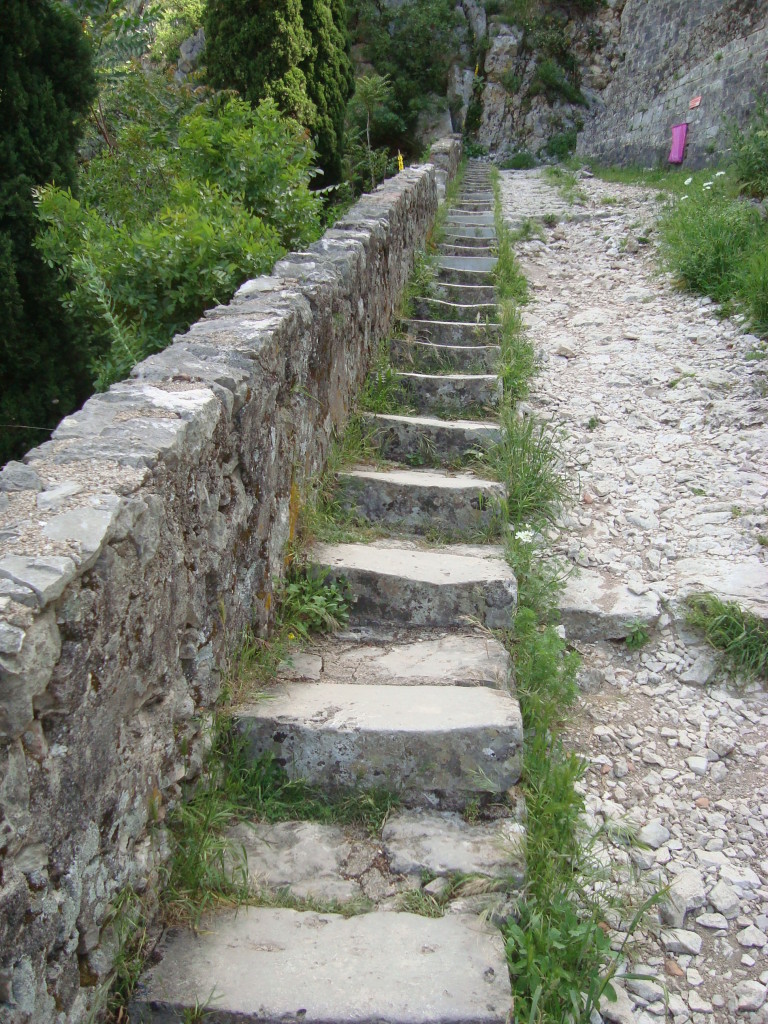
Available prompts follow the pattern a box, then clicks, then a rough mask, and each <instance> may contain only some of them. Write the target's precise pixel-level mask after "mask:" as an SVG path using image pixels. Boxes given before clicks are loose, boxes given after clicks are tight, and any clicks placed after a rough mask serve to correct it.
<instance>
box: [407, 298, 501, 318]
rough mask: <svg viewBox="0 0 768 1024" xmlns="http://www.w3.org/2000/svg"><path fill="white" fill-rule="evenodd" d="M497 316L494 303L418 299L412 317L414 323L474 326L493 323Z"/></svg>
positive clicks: (496, 308) (414, 304) (415, 301)
mask: <svg viewBox="0 0 768 1024" xmlns="http://www.w3.org/2000/svg"><path fill="white" fill-rule="evenodd" d="M497 315H498V307H497V305H496V303H495V302H448V301H447V300H446V299H430V298H420V299H415V300H414V303H413V316H414V319H415V320H416V321H419V320H430V321H432V320H438V321H443V322H446V321H447V322H450V323H464V324H469V323H471V324H476V323H480V322H483V323H485V322H486V321H489V322H490V321H495V320H496V317H497ZM405 323H408V321H407V320H406V321H405Z"/></svg>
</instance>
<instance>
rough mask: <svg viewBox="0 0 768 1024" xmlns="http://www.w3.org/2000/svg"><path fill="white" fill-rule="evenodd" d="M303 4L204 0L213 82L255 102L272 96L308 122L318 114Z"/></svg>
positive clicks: (290, 113) (285, 110) (280, 0)
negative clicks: (307, 69) (311, 83)
mask: <svg viewBox="0 0 768 1024" xmlns="http://www.w3.org/2000/svg"><path fill="white" fill-rule="evenodd" d="M301 8H302V4H301V0H256V2H254V0H208V7H207V9H206V13H205V19H204V27H205V38H206V63H207V67H208V77H209V80H210V82H211V84H212V85H214V86H216V87H217V88H220V89H237V90H238V92H239V93H240V94H241V95H242V96H243V97H244V99H246V100H248V101H249V102H250V103H252V104H253V105H254V106H255V105H256V104H258V103H259V102H261V100H263V99H267V98H271V99H273V100H275V102H276V103H277V105H278V107H279V108H280V110H282V111H283V113H285V114H287V115H288V116H290V117H294V118H295V119H296V120H297V121H299V122H300V123H301V124H303V125H306V126H308V125H310V124H311V123H312V122H313V121H314V120H315V117H316V108H315V105H314V103H313V102H312V100H311V99H310V97H309V92H308V88H307V78H306V74H305V71H304V68H305V66H306V65H307V62H308V61H309V58H310V55H311V52H312V39H311V37H310V34H309V32H308V31H307V29H306V28H305V27H304V22H303V20H302V10H301Z"/></svg>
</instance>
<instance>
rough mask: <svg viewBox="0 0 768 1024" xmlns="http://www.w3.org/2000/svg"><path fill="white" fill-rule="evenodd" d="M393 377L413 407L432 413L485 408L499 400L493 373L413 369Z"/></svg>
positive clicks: (498, 380) (498, 382)
mask: <svg viewBox="0 0 768 1024" xmlns="http://www.w3.org/2000/svg"><path fill="white" fill-rule="evenodd" d="M397 379H398V381H399V383H400V385H401V386H402V388H403V390H404V391H405V393H406V394H407V395H408V397H409V399H410V401H411V402H412V403H413V405H414V406H415V408H416V409H417V411H419V412H421V413H426V414H432V415H440V416H442V415H445V414H446V413H448V414H450V415H456V414H460V413H461V412H462V411H463V410H465V409H467V408H470V407H475V408H476V407H477V406H481V407H482V408H481V409H480V411H481V412H486V411H488V412H489V415H493V413H492V412H491V411H490V410H493V409H495V408H497V407H498V405H499V403H500V402H501V395H502V383H501V378H500V377H499V376H498V375H497V374H495V373H442V374H434V373H414V372H412V371H402V372H400V373H398V374H397Z"/></svg>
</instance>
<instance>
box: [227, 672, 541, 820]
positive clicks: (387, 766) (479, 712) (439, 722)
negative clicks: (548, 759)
mask: <svg viewBox="0 0 768 1024" xmlns="http://www.w3.org/2000/svg"><path fill="white" fill-rule="evenodd" d="M233 718H234V720H235V722H236V725H237V728H238V730H239V731H240V733H241V734H242V735H243V736H245V737H246V739H247V743H248V750H249V753H250V756H252V757H253V758H254V759H256V758H259V757H261V756H263V755H264V754H266V753H271V754H273V755H274V757H275V758H276V759H277V761H278V763H280V764H281V765H283V766H284V767H285V770H286V771H287V772H288V775H289V776H290V777H291V778H293V779H305V780H307V781H308V782H310V783H311V784H312V785H317V786H322V787H325V788H327V789H328V790H329V791H331V792H332V791H338V790H339V789H340V788H341V789H343V788H346V787H356V786H361V787H363V788H371V787H375V786H379V787H381V786H384V787H386V788H388V789H391V790H394V791H395V792H398V793H399V794H400V795H401V797H402V799H403V800H404V801H405V802H406V803H407V804H409V805H411V806H414V805H415V806H424V805H425V804H434V803H439V804H440V806H442V807H445V808H447V809H460V808H462V807H464V806H465V804H466V802H467V801H468V800H470V799H473V798H476V797H477V796H478V795H479V794H481V793H483V792H488V791H490V790H493V791H494V792H497V793H501V792H505V791H506V790H507V789H509V788H510V786H513V785H514V784H515V783H516V782H517V781H518V779H519V778H520V762H521V753H522V742H523V730H522V719H521V715H520V708H519V706H518V703H517V701H516V700H515V698H514V697H512V695H511V694H510V693H508V692H506V691H503V690H494V689H491V688H489V687H484V686H479V687H468V686H424V685H422V686H386V685H377V684H370V685H368V686H355V685H347V684H344V683H325V682H323V683H287V684H281V685H280V686H279V687H278V688H276V689H275V690H273V691H270V695H269V700H265V701H262V702H260V703H258V704H253V705H246V706H242V707H239V708H236V709H233Z"/></svg>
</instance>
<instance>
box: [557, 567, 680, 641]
mask: <svg viewBox="0 0 768 1024" xmlns="http://www.w3.org/2000/svg"><path fill="white" fill-rule="evenodd" d="M560 614H561V617H562V621H563V625H564V626H565V631H566V635H567V636H568V638H569V639H573V640H584V641H593V640H623V639H624V638H625V637H626V636H628V635H629V633H630V632H631V631H632V627H633V625H635V624H637V623H641V624H642V625H644V626H646V627H648V628H650V627H653V626H655V624H656V623H657V622H658V620H659V616H660V615H661V604H660V603H659V599H658V597H657V596H656V594H654V593H652V592H650V591H648V592H647V593H645V594H634V593H633V592H632V591H631V590H630V589H629V587H628V586H627V585H626V584H624V583H622V582H620V581H618V580H614V579H611V578H610V577H609V576H603V575H601V574H600V573H597V572H592V571H590V570H588V569H580V570H579V574H578V576H571V577H570V578H569V579H568V581H567V582H566V584H565V588H564V589H563V592H562V594H561V595H560Z"/></svg>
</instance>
